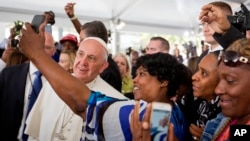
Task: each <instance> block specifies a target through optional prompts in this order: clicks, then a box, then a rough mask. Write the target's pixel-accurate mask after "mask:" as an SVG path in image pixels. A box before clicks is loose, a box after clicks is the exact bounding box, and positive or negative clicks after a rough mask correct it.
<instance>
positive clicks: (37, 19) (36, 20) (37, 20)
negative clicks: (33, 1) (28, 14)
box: [31, 15, 45, 33]
mask: <svg viewBox="0 0 250 141" xmlns="http://www.w3.org/2000/svg"><path fill="white" fill-rule="evenodd" d="M44 20H45V16H44V15H35V16H34V17H33V19H32V22H31V27H32V28H33V30H34V31H35V32H36V33H39V27H40V25H41V24H42V23H43V22H44Z"/></svg>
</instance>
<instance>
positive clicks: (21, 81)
mask: <svg viewBox="0 0 250 141" xmlns="http://www.w3.org/2000/svg"><path fill="white" fill-rule="evenodd" d="M74 6H75V3H67V4H66V6H65V12H66V14H67V16H68V17H69V19H70V20H71V22H72V24H73V26H74V27H75V29H76V31H77V33H79V40H78V38H77V36H75V35H73V34H67V35H65V36H63V37H62V38H61V39H60V40H59V42H58V43H59V44H60V46H61V48H60V49H58V48H57V47H56V46H55V42H54V39H53V36H52V34H51V30H49V29H48V28H53V25H54V24H55V14H54V13H53V12H52V11H46V12H44V16H45V21H44V22H43V24H42V25H41V26H40V28H39V33H35V32H34V31H33V29H32V27H31V24H30V23H25V29H24V28H23V29H21V32H22V35H21V36H18V35H16V33H15V32H14V28H11V30H10V37H9V38H8V40H7V41H6V44H7V48H6V49H5V50H4V51H3V54H2V56H1V59H0V128H1V129H2V130H1V132H0V135H1V138H2V139H5V140H10V141H17V140H19V141H27V140H29V141H58V140H69V141H80V140H81V141H83V140H95V141H104V140H107V141H118V140H121V141H132V140H133V141H150V140H160V141H196V140H202V141H210V140H218V141H224V140H229V139H230V126H231V125H239V124H240V125H250V111H248V110H249V108H248V104H249V102H250V95H249V94H248V92H249V91H248V88H249V87H248V84H249V83H248V82H249V79H248V74H249V75H250V71H249V70H250V66H249V63H250V61H249V59H250V40H249V39H247V38H246V37H245V35H244V34H242V32H241V31H239V30H238V29H237V28H236V27H234V26H233V25H232V24H231V23H230V21H228V19H227V16H228V15H232V14H233V13H232V9H231V7H230V5H228V4H227V3H225V2H221V1H215V2H211V3H209V4H207V5H205V6H203V7H202V8H201V13H200V15H199V19H200V21H201V23H202V25H203V34H204V42H205V43H206V44H209V48H208V49H206V50H205V49H204V52H202V54H201V55H199V56H197V53H196V51H194V52H193V53H191V56H192V57H188V64H187V65H184V64H183V56H182V55H181V54H180V50H179V49H178V45H175V48H174V52H175V53H174V54H173V55H171V54H170V52H169V51H170V43H169V42H168V40H166V39H165V38H163V37H160V36H156V37H152V38H151V39H150V40H149V43H148V44H147V46H146V47H145V53H144V54H141V52H139V51H137V50H133V49H132V50H131V52H130V54H124V53H117V54H113V55H111V54H110V53H109V51H108V49H107V43H108V32H107V29H106V27H105V25H104V24H103V23H102V22H101V21H90V22H87V23H84V24H81V23H80V21H79V20H78V19H77V17H76V15H75V13H74ZM51 26H52V27H51ZM15 38H18V39H19V40H18V41H19V47H12V46H13V45H12V44H11V40H12V39H15ZM203 44H204V43H203ZM191 45H192V43H190V46H191ZM193 48H194V47H193ZM204 48H205V47H204ZM191 50H192V49H190V50H189V51H191ZM191 52H192V51H191ZM187 55H188V56H189V53H188V54H187ZM38 83H39V85H40V86H39V88H37V87H38ZM152 102H161V103H168V104H170V105H171V108H172V110H171V116H170V120H169V121H170V122H169V123H168V129H167V130H168V131H166V132H164V133H163V134H159V135H156V134H155V132H154V133H152V130H151V124H150V120H151V119H150V115H151V112H152V105H151V103H152ZM156 136H157V139H156Z"/></svg>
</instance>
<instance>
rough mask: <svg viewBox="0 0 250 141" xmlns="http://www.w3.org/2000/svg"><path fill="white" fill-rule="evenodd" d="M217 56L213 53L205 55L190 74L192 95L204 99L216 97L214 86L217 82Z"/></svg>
mask: <svg viewBox="0 0 250 141" xmlns="http://www.w3.org/2000/svg"><path fill="white" fill-rule="evenodd" d="M217 64H218V61H217V58H216V56H215V55H214V54H208V55H206V56H205V57H204V58H203V59H202V60H201V62H200V63H199V65H198V70H197V71H196V73H195V74H194V75H193V76H192V80H193V95H194V96H195V97H200V98H203V99H206V100H208V101H209V100H212V99H214V98H215V97H216V95H215V92H214V90H215V87H216V85H217V83H218V71H217V69H218V68H217Z"/></svg>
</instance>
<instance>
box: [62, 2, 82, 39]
mask: <svg viewBox="0 0 250 141" xmlns="http://www.w3.org/2000/svg"><path fill="white" fill-rule="evenodd" d="M75 4H76V3H67V5H66V6H65V7H64V10H65V12H66V14H67V15H68V17H69V18H70V19H71V22H72V23H73V25H74V27H75V29H76V31H77V32H78V33H79V34H80V32H81V23H80V21H79V20H78V18H77V17H76V15H75V13H74V5H75Z"/></svg>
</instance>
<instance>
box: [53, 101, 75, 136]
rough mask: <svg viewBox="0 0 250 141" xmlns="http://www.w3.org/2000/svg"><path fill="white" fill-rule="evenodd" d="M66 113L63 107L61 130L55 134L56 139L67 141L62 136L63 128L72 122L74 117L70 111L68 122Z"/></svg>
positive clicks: (65, 108)
mask: <svg viewBox="0 0 250 141" xmlns="http://www.w3.org/2000/svg"><path fill="white" fill-rule="evenodd" d="M66 111H67V106H66V105H65V106H64V110H63V112H64V114H63V121H62V126H61V129H60V132H59V133H56V137H57V138H59V140H67V138H66V137H65V135H64V128H65V127H66V125H67V124H68V123H71V120H72V118H73V116H74V112H72V111H71V116H70V118H68V120H66V113H67V112H66ZM64 120H66V122H64Z"/></svg>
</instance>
